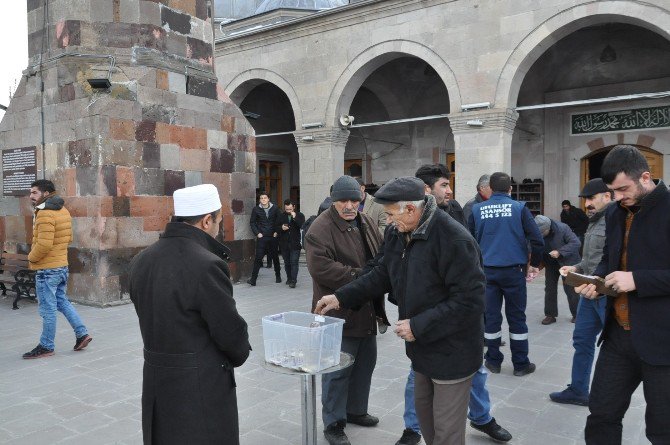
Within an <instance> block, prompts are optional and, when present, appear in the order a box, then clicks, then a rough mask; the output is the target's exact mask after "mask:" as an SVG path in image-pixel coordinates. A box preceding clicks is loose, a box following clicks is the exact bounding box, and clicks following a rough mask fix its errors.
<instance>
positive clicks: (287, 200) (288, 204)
mask: <svg viewBox="0 0 670 445" xmlns="http://www.w3.org/2000/svg"><path fill="white" fill-rule="evenodd" d="M284 205H285V206H292V205H293V201H291V200H290V199H285V200H284Z"/></svg>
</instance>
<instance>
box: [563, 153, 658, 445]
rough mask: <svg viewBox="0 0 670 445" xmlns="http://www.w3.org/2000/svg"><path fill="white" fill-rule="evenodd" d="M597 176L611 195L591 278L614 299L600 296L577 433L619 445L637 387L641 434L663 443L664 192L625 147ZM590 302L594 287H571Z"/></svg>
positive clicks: (590, 441)
mask: <svg viewBox="0 0 670 445" xmlns="http://www.w3.org/2000/svg"><path fill="white" fill-rule="evenodd" d="M601 173H602V178H603V181H604V182H605V184H607V187H608V188H609V189H610V190H612V191H613V192H614V199H615V200H616V201H617V203H616V205H611V206H609V207H608V209H607V211H606V213H605V218H606V229H605V247H604V249H603V257H602V259H601V261H600V264H599V265H598V267H597V268H596V270H595V272H594V273H593V274H594V275H596V276H598V277H604V279H605V285H607V286H609V287H610V288H611V289H613V290H614V291H615V292H618V295H617V296H616V297H607V300H608V301H607V309H606V315H605V327H604V328H603V334H602V336H601V337H600V342H601V343H602V347H601V348H600V354H599V355H598V361H597V362H596V369H595V374H594V376H593V382H592V384H591V394H590V396H589V410H590V411H591V414H590V415H589V416H588V418H587V420H586V428H585V431H584V434H585V439H586V443H587V444H589V445H599V444H607V445H610V444H620V443H621V435H622V429H623V428H622V423H621V422H622V419H623V417H624V415H625V413H626V411H627V409H628V406H629V405H630V399H631V395H632V394H633V392H634V391H635V389H636V388H637V387H638V386H639V384H640V382H642V383H643V384H644V396H645V400H646V402H647V408H646V414H645V420H646V435H647V438H648V439H649V441H650V442H651V443H653V444H667V443H670V428H668V424H667V412H668V409H670V354H668V344H670V329H669V328H668V326H670V324H668V314H670V192H668V189H667V187H666V186H665V184H664V183H663V181H658V182H656V181H654V180H652V177H651V173H650V172H649V164H647V160H646V159H645V158H644V155H643V154H642V153H641V152H640V151H639V150H638V149H637V148H635V147H633V146H630V145H618V146H615V147H614V148H613V149H612V150H611V151H610V152H609V153H608V154H607V156H606V157H605V160H604V161H603V164H602V168H601ZM575 290H576V291H577V292H579V293H581V294H582V295H584V296H585V297H586V298H590V299H593V298H597V297H598V292H597V291H596V289H595V285H593V284H588V285H582V286H579V287H577V288H576V289H575Z"/></svg>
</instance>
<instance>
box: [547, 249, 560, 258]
mask: <svg viewBox="0 0 670 445" xmlns="http://www.w3.org/2000/svg"><path fill="white" fill-rule="evenodd" d="M549 256H550V257H552V258H558V257H559V256H561V253H560V252H559V251H558V250H552V251H551V252H549Z"/></svg>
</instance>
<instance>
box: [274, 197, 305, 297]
mask: <svg viewBox="0 0 670 445" xmlns="http://www.w3.org/2000/svg"><path fill="white" fill-rule="evenodd" d="M304 223H305V215H303V214H302V213H300V212H297V211H296V210H295V207H294V205H293V203H292V202H291V200H290V199H287V200H286V201H284V212H283V213H282V214H281V215H279V217H277V227H276V228H275V231H276V232H277V233H278V234H279V250H280V251H281V256H282V258H283V260H284V270H285V271H286V284H288V287H290V288H294V287H295V285H296V283H297V280H298V259H299V258H300V249H301V248H302V245H301V244H300V228H301V227H302V225H303V224H304Z"/></svg>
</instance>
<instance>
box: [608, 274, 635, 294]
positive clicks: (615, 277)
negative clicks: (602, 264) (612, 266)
mask: <svg viewBox="0 0 670 445" xmlns="http://www.w3.org/2000/svg"><path fill="white" fill-rule="evenodd" d="M605 285H607V286H609V287H611V288H612V289H614V290H615V291H616V292H630V291H634V290H635V289H636V287H635V280H634V279H633V272H621V271H616V272H612V273H611V274H609V275H607V276H606V277H605Z"/></svg>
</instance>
